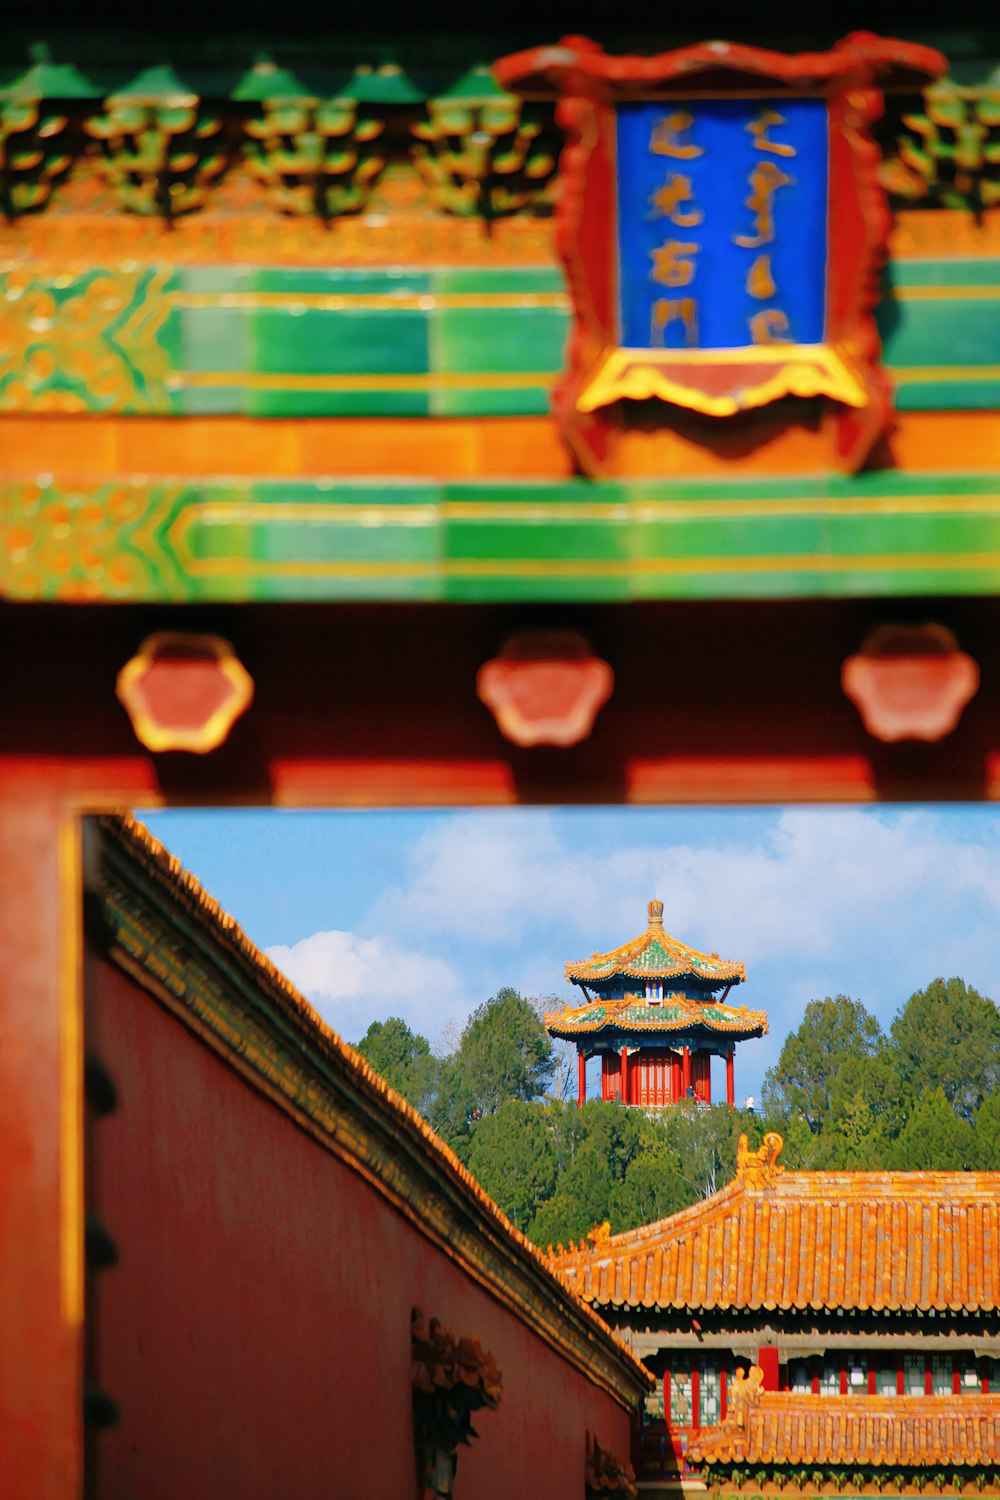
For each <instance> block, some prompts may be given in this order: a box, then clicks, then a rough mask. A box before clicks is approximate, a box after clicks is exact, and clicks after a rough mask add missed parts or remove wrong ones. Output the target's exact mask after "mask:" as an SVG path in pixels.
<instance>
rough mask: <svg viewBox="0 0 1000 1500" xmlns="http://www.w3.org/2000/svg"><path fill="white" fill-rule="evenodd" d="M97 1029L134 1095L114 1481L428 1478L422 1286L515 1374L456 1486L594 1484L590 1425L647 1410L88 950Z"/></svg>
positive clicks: (101, 1125) (113, 1205)
mask: <svg viewBox="0 0 1000 1500" xmlns="http://www.w3.org/2000/svg"><path fill="white" fill-rule="evenodd" d="M87 1045H88V1048H89V1049H90V1050H92V1051H93V1052H94V1053H95V1054H97V1055H98V1056H99V1057H100V1058H101V1060H102V1061H103V1063H104V1065H105V1066H106V1068H107V1069H108V1070H109V1072H110V1073H111V1075H112V1078H113V1080H114V1083H115V1086H116V1088H117V1091H118V1096H119V1103H118V1108H117V1110H116V1111H115V1112H114V1113H113V1114H111V1115H107V1116H104V1117H103V1118H101V1119H99V1120H97V1121H96V1122H95V1123H94V1124H93V1125H92V1127H91V1131H90V1137H89V1142H88V1146H89V1166H90V1189H89V1198H90V1207H91V1209H92V1211H93V1212H95V1213H97V1214H98V1215H99V1216H100V1218H101V1220H102V1221H103V1222H104V1224H105V1225H106V1227H107V1229H108V1230H109V1231H110V1233H111V1234H112V1235H113V1237H114V1239H115V1240H116V1241H117V1243H118V1246H119V1249H120V1260H119V1263H118V1265H117V1266H115V1267H114V1268H112V1269H109V1270H106V1271H102V1272H99V1273H98V1274H97V1275H96V1276H94V1277H93V1278H92V1286H93V1288H94V1290H93V1293H92V1296H91V1300H90V1329H89V1332H90V1336H91V1353H90V1360H89V1363H90V1374H91V1378H96V1379H97V1380H98V1381H99V1383H100V1385H101V1387H103V1389H104V1390H105V1391H107V1392H108V1393H109V1394H110V1395H112V1396H113V1397H114V1398H115V1400H116V1401H117V1402H118V1403H119V1405H120V1408H121V1418H120V1422H119V1423H118V1425H117V1426H115V1427H113V1428H110V1429H108V1430H106V1431H104V1432H102V1433H100V1434H99V1436H98V1437H97V1438H96V1441H95V1451H94V1453H93V1455H92V1462H91V1466H90V1468H91V1474H90V1488H91V1489H92V1491H93V1496H92V1497H91V1500H98V1497H99V1500H180V1497H183V1500H209V1497H212V1500H230V1497H239V1500H279V1497H280V1500H299V1497H301V1500H307V1497H308V1500H318V1497H328V1500H408V1497H410V1496H412V1495H414V1494H415V1479H414V1457H413V1438H412V1421H411V1409H410V1310H411V1308H412V1307H413V1306H419V1307H421V1308H422V1309H423V1310H424V1311H425V1312H426V1313H427V1314H428V1315H430V1316H436V1317H439V1318H440V1319H441V1320H442V1322H443V1323H444V1324H445V1326H446V1327H447V1328H449V1329H451V1330H452V1331H454V1332H455V1333H458V1334H472V1335H474V1336H475V1337H477V1338H479V1339H480V1340H481V1341H482V1342H483V1343H484V1345H485V1346H486V1347H487V1348H489V1349H490V1350H491V1351H492V1352H493V1354H494V1355H495V1356H496V1358H497V1360H498V1361H499V1363H500V1366H501V1368H502V1370H503V1379H504V1396H503V1401H502V1403H501V1406H500V1408H499V1410H498V1411H496V1412H488V1411H484V1412H481V1413H479V1414H478V1417H477V1419H476V1426H477V1428H478V1430H479V1432H480V1434H481V1436H480V1438H479V1440H478V1442H476V1443H474V1444H473V1446H472V1448H470V1449H463V1450H461V1454H460V1458H459V1466H458V1479H457V1484H456V1491H455V1494H456V1500H494V1497H495V1500H510V1497H511V1496H513V1495H526V1496H528V1495H530V1496H539V1497H542V1496H544V1497H545V1500H564V1497H565V1500H582V1495H583V1487H584V1453H585V1433H586V1430H587V1429H588V1428H589V1429H590V1430H591V1431H594V1432H595V1433H596V1434H597V1437H598V1439H599V1441H600V1442H601V1443H602V1444H604V1445H606V1446H608V1447H610V1448H612V1449H614V1450H615V1451H617V1452H619V1453H621V1454H623V1455H624V1454H627V1453H628V1451H629V1418H628V1415H627V1414H626V1413H625V1412H624V1411H623V1410H622V1409H621V1408H620V1407H619V1406H618V1405H617V1404H616V1403H615V1402H613V1401H612V1400H611V1399H610V1397H607V1396H605V1395H603V1394H602V1393H601V1392H599V1391H598V1390H597V1389H596V1388H595V1387H594V1386H592V1385H590V1384H589V1382H587V1381H586V1380H585V1379H584V1378H583V1376H582V1375H580V1374H579V1373H578V1372H577V1371H576V1370H575V1369H574V1368H573V1367H572V1366H570V1365H569V1364H568V1363H566V1362H565V1361H563V1360H562V1359H561V1358H560V1357H559V1356H558V1354H557V1353H556V1352H555V1351H553V1350H552V1349H551V1348H550V1347H549V1346H548V1345H547V1344H545V1343H544V1342H542V1341H541V1340H540V1339H538V1338H537V1337H536V1336H534V1335H533V1334H532V1333H531V1332H530V1331H529V1330H528V1329H527V1328H526V1327H525V1326H524V1325H523V1324H522V1323H521V1322H520V1321H519V1320H518V1319H517V1318H516V1317H515V1316H513V1315H512V1314H511V1313H509V1312H507V1311H506V1310H505V1309H504V1308H503V1307H501V1306H500V1304H499V1303H498V1302H496V1301H495V1300H494V1299H493V1298H492V1297H491V1296H490V1295H489V1294H488V1293H487V1292H486V1291H485V1290H484V1289H483V1288H482V1287H481V1286H480V1285H479V1284H478V1283H476V1282H475V1281H473V1280H472V1279H471V1278H470V1277H469V1276H467V1275H466V1274H465V1273H464V1272H462V1271H461V1270H460V1269H459V1268H458V1267H457V1266H456V1265H455V1264H454V1263H453V1262H452V1261H451V1260H450V1259H449V1258H448V1256H447V1255H446V1254H444V1253H443V1252H441V1251H439V1250H437V1249H436V1248H435V1247H434V1246H433V1245H431V1244H430V1242H429V1241H427V1240H426V1239H425V1238H424V1237H423V1236H422V1235H421V1234H420V1233H419V1232H418V1231H417V1230H415V1229H414V1228H413V1227H412V1226H411V1225H410V1224H409V1223H408V1222H407V1221H406V1220H405V1219H404V1218H403V1217H402V1216H401V1215H400V1214H398V1213H397V1212H396V1211H395V1210H394V1209H393V1208H392V1207H391V1206H390V1205H389V1204H388V1203H387V1202H386V1200H385V1199H384V1198H382V1197H381V1196H380V1195H379V1194H378V1193H377V1192H376V1191H375V1190H374V1189H373V1188H371V1187H370V1186H369V1185H368V1184H367V1183H366V1182H364V1181H363V1180H362V1179H361V1178H360V1177H359V1176H358V1175H357V1174H356V1173H354V1172H352V1171H351V1170H350V1169H349V1168H347V1167H345V1166H344V1165H343V1164H342V1163H340V1162H339V1161H338V1160H337V1159H336V1158H334V1157H333V1156H331V1155H330V1154H329V1153H327V1152H326V1151H324V1150H323V1149H322V1147H320V1146H319V1145H318V1144H317V1143H316V1142H315V1141H313V1140H312V1139H311V1138H310V1137H309V1136H307V1135H306V1134H305V1133H304V1132H302V1131H301V1130H300V1129H299V1128H298V1127H297V1126H296V1125H295V1124H294V1123H293V1122H292V1121H291V1120H290V1119H289V1118H288V1117H287V1116H285V1115H284V1114H283V1113H282V1112H281V1111H280V1110H279V1109H278V1108H276V1107H275V1106H274V1105H272V1104H271V1103H269V1102H268V1101H267V1100H266V1099H264V1098H262V1097H261V1096H259V1095H258V1094H256V1093H255V1092H254V1091H253V1089H252V1088H250V1087H249V1086H248V1085H247V1084H246V1083H245V1082H244V1081H243V1080H242V1079H241V1078H240V1077H239V1076H238V1075H237V1074H236V1073H235V1072H233V1071H231V1070H230V1069H229V1068H228V1067H227V1066H226V1065H225V1063H224V1062H222V1061H221V1060H220V1059H219V1058H218V1057H217V1056H216V1055H215V1054H213V1053H212V1052H210V1051H209V1050H208V1048H207V1047H206V1046H204V1045H203V1044H202V1043H201V1042H200V1041H199V1040H198V1039H197V1038H196V1037H195V1036H193V1035H192V1034H191V1033H190V1032H189V1031H188V1030H187V1028H186V1027H185V1026H184V1025H182V1024H181V1023H180V1022H179V1021H178V1020H176V1019H175V1018H174V1017H172V1016H171V1015H169V1014H168V1013H167V1012H165V1011H164V1010H162V1009H161V1008H160V1006H159V1005H158V1004H157V1003H156V1002H155V1001H154V1000H152V999H151V998H150V997H149V996H147V995H146V994H145V993H144V992H142V991H141V990H139V989H138V988H137V987H135V986H133V985H132V984H131V983H130V982H129V981H128V980H127V979H126V978H125V977H123V976H122V975H121V974H120V973H119V972H118V971H117V970H116V969H113V968H112V967H110V966H108V965H107V964H105V963H103V962H100V961H98V960H95V959H91V960H89V961H88V973H87Z"/></svg>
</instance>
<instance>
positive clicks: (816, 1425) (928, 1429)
mask: <svg viewBox="0 0 1000 1500" xmlns="http://www.w3.org/2000/svg"><path fill="white" fill-rule="evenodd" d="M687 1460H688V1462H689V1463H693V1464H729V1463H749V1464H755V1463H760V1464H790V1465H797V1464H816V1465H817V1466H819V1467H823V1466H826V1465H841V1464H844V1465H857V1466H858V1467H863V1468H880V1467H882V1466H885V1465H893V1466H895V1467H899V1468H905V1469H922V1468H930V1467H940V1466H942V1465H944V1466H948V1467H951V1466H959V1467H966V1466H968V1467H970V1468H972V1467H980V1466H984V1465H989V1466H993V1465H995V1464H997V1463H1000V1396H982V1395H970V1396H867V1395H865V1396H807V1395H800V1394H798V1393H792V1392H787V1391H764V1392H761V1393H760V1395H759V1396H758V1397H757V1399H756V1401H750V1402H747V1403H745V1404H742V1405H740V1406H738V1407H737V1412H736V1416H735V1418H734V1419H732V1420H727V1421H725V1422H723V1423H722V1424H721V1425H720V1426H718V1427H711V1428H707V1429H705V1430H704V1431H703V1432H701V1433H700V1434H697V1435H696V1436H695V1437H694V1439H693V1440H692V1441H691V1442H690V1443H689V1445H688V1449H687Z"/></svg>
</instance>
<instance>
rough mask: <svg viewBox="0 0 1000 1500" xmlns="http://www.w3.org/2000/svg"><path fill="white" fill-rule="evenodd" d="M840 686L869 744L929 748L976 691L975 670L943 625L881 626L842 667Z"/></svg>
mask: <svg viewBox="0 0 1000 1500" xmlns="http://www.w3.org/2000/svg"><path fill="white" fill-rule="evenodd" d="M841 686H842V688H843V690H844V692H845V694H846V695H847V697H848V698H850V700H851V702H852V703H853V704H854V706H855V707H856V708H857V710H858V712H859V714H860V715H861V719H862V722H863V724H864V726H865V728H866V729H867V731H868V733H869V734H870V735H871V736H872V737H873V738H874V739H877V740H882V741H883V742H885V743H887V744H892V743H895V742H896V741H898V740H923V741H925V742H928V743H933V742H934V741H936V740H941V739H944V737H945V736H946V735H948V734H951V733H952V731H953V730H954V729H955V728H956V727H957V725H958V722H959V720H960V719H961V717H962V713H963V711H964V709H965V707H966V705H967V704H968V703H969V702H970V700H971V699H972V698H974V697H975V695H976V693H977V692H978V691H979V667H978V665H977V663H976V662H975V661H974V660H973V658H972V657H971V656H969V655H967V653H966V652H964V651H960V650H959V648H958V641H957V640H956V638H955V636H954V634H953V633H952V632H951V631H950V630H948V629H947V627H946V626H944V625H939V624H934V623H932V622H929V623H927V624H924V625H880V626H878V627H877V629H875V630H873V631H872V632H871V633H870V634H869V635H868V636H867V637H866V639H865V641H864V644H863V645H862V647H861V650H860V651H859V652H858V653H857V654H856V655H855V656H849V657H848V658H847V660H846V661H845V662H844V664H843V667H842V669H841Z"/></svg>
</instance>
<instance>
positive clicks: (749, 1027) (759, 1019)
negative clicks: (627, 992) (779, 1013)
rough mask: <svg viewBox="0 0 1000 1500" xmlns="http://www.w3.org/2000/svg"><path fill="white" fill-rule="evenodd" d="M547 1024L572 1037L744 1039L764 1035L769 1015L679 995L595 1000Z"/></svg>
mask: <svg viewBox="0 0 1000 1500" xmlns="http://www.w3.org/2000/svg"><path fill="white" fill-rule="evenodd" d="M545 1025H546V1027H547V1028H548V1030H549V1031H551V1032H552V1033H553V1035H554V1036H564V1037H572V1036H579V1035H585V1034H587V1033H589V1032H596V1031H629V1032H631V1031H649V1032H670V1031H678V1032H680V1031H696V1030H697V1029H698V1028H699V1027H701V1028H704V1030H706V1031H719V1032H727V1033H729V1034H731V1035H737V1036H741V1037H749V1036H763V1035H764V1033H765V1032H766V1031H767V1015H766V1013H765V1012H764V1011H762V1010H747V1008H746V1006H745V1005H741V1006H738V1007H737V1006H734V1005H723V1004H722V1003H721V1001H719V1000H707V1001H706V1000H689V999H688V998H687V997H686V996H683V995H678V996H675V997H674V998H673V999H672V1000H663V1001H661V1002H659V1003H658V1004H656V1005H650V1004H649V1003H648V1002H647V1001H646V1000H644V999H643V1000H636V999H633V998H629V997H626V998H625V999H624V1000H604V999H597V998H595V999H593V1000H590V1001H588V1002H587V1004H586V1005H576V1006H571V1005H567V1006H566V1007H565V1009H564V1010H554V1011H549V1012H548V1014H547V1015H546V1017H545Z"/></svg>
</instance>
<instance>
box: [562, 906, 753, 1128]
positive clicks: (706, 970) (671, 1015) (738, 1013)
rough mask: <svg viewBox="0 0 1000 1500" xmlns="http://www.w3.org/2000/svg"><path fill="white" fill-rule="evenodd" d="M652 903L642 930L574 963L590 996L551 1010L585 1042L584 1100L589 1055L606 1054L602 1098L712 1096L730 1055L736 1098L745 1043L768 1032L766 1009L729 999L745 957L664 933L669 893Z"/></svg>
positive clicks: (580, 1044) (657, 1101)
mask: <svg viewBox="0 0 1000 1500" xmlns="http://www.w3.org/2000/svg"><path fill="white" fill-rule="evenodd" d="M648 912H649V923H648V926H647V928H646V931H645V932H644V933H643V934H642V936H641V937H637V938H633V939H632V941H631V942H629V943H625V944H623V945H622V947H620V948H615V949H613V950H612V951H611V952H610V953H595V954H594V955H593V957H592V958H586V959H581V960H580V961H579V962H577V963H568V964H567V965H566V978H567V980H568V981H569V983H571V984H576V985H579V987H580V989H581V990H582V991H583V994H584V996H585V999H586V1003H585V1004H583V1005H578V1006H566V1007H565V1009H563V1010H561V1011H552V1012H550V1013H549V1014H548V1015H547V1016H546V1017H545V1026H546V1030H547V1031H548V1033H549V1035H550V1036H554V1037H560V1038H562V1039H564V1040H566V1041H570V1042H573V1043H574V1044H575V1046H576V1048H577V1054H578V1058H579V1073H578V1098H577V1102H578V1103H579V1104H580V1105H581V1106H582V1105H583V1101H584V1098H585V1096H586V1065H587V1059H588V1057H593V1056H594V1055H595V1054H598V1055H599V1056H600V1057H601V1097H602V1098H603V1099H619V1100H621V1102H622V1103H623V1104H634V1105H639V1106H641V1107H643V1108H649V1107H652V1106H657V1105H672V1104H677V1103H679V1102H680V1101H681V1100H683V1099H694V1100H700V1101H701V1102H702V1103H704V1104H711V1102H712V1074H711V1062H712V1058H713V1057H724V1058H725V1060H726V1102H727V1103H728V1104H730V1105H732V1104H734V1103H735V1099H736V1092H735V1087H736V1086H735V1080H734V1068H733V1058H734V1054H735V1051H736V1043H737V1042H742V1041H747V1040H748V1039H749V1038H751V1037H759V1036H763V1034H764V1032H765V1031H766V1030H767V1016H766V1015H765V1013H764V1012H763V1011H759V1010H747V1008H746V1006H745V1005H744V1006H740V1007H739V1008H738V1009H737V1008H736V1007H734V1006H731V1005H727V1004H726V1003H725V1002H726V997H727V996H728V994H729V991H730V990H731V989H732V987H733V985H736V984H742V983H743V981H744V980H745V979H746V969H745V968H744V966H743V964H742V963H738V962H730V961H728V960H727V959H723V958H720V957H719V955H718V954H717V953H708V954H705V953H698V952H697V951H696V950H695V949H694V948H689V947H688V946H687V945H686V944H685V943H681V942H679V941H678V940H677V938H673V937H671V936H670V935H669V934H668V933H666V932H664V930H663V902H662V901H656V900H654V901H650V903H649V907H648ZM720 990H721V991H722V995H721V997H720V996H719V991H720ZM591 992H592V993H591Z"/></svg>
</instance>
